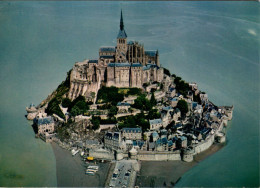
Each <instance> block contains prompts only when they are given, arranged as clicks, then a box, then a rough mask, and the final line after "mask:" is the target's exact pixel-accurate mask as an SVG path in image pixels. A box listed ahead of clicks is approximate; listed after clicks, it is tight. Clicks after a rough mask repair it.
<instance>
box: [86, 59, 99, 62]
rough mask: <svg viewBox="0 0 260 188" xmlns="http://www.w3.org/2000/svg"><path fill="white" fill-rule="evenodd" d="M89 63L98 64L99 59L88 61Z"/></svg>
mask: <svg viewBox="0 0 260 188" xmlns="http://www.w3.org/2000/svg"><path fill="white" fill-rule="evenodd" d="M88 63H98V60H97V59H90V60H89V61H88Z"/></svg>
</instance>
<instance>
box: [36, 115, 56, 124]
mask: <svg viewBox="0 0 260 188" xmlns="http://www.w3.org/2000/svg"><path fill="white" fill-rule="evenodd" d="M36 123H37V125H38V126H39V125H44V124H51V123H54V120H53V118H52V117H51V116H48V117H44V118H39V119H37V120H36Z"/></svg>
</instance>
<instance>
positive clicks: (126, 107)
mask: <svg viewBox="0 0 260 188" xmlns="http://www.w3.org/2000/svg"><path fill="white" fill-rule="evenodd" d="M116 107H117V109H118V112H119V113H124V112H128V110H129V108H130V107H131V105H130V104H129V103H127V102H119V103H117V105H116Z"/></svg>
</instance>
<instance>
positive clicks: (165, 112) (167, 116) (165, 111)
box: [161, 106, 173, 127]
mask: <svg viewBox="0 0 260 188" xmlns="http://www.w3.org/2000/svg"><path fill="white" fill-rule="evenodd" d="M172 113H173V108H172V107H171V106H167V107H163V108H162V111H161V119H162V122H163V127H166V126H167V125H168V124H169V123H170V122H171V120H172V117H171V114H172Z"/></svg>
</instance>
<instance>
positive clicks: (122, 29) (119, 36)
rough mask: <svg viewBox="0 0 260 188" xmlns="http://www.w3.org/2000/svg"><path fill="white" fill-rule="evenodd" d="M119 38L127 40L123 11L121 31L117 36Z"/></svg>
mask: <svg viewBox="0 0 260 188" xmlns="http://www.w3.org/2000/svg"><path fill="white" fill-rule="evenodd" d="M117 38H118V39H126V38H127V35H126V32H125V29H124V21H123V12H122V10H121V18H120V30H119V33H118V35H117Z"/></svg>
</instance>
